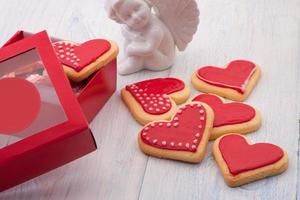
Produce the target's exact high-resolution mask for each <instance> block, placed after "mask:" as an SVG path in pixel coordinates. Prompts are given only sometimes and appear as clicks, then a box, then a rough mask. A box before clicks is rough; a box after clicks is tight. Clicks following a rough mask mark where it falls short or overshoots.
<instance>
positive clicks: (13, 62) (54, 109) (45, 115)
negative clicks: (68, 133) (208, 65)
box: [0, 49, 68, 147]
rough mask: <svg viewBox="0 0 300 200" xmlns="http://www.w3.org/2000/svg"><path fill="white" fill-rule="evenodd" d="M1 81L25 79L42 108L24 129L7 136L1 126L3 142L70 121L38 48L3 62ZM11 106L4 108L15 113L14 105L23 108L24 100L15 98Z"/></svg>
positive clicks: (13, 140) (0, 134) (0, 63)
mask: <svg viewBox="0 0 300 200" xmlns="http://www.w3.org/2000/svg"><path fill="white" fill-rule="evenodd" d="M2 79H3V80H4V79H6V80H7V79H22V80H26V81H28V82H30V83H31V84H30V85H33V86H34V87H35V89H36V90H37V91H38V93H39V96H40V106H39V109H38V112H37V114H36V116H35V117H34V119H33V120H31V121H30V123H28V124H27V125H26V127H25V128H24V129H23V130H20V131H17V132H14V133H9V134H8V133H5V132H3V130H2V132H1V126H0V141H4V140H5V139H4V138H7V137H11V136H13V137H12V138H10V141H11V142H9V143H10V144H11V143H14V142H16V141H18V140H21V139H22V138H24V137H28V136H31V135H34V134H36V133H39V132H41V131H44V130H46V129H48V128H51V127H54V126H56V125H59V124H62V123H64V122H66V121H67V120H68V119H67V116H66V114H65V112H64V109H63V107H62V105H61V103H60V101H59V98H58V96H57V93H56V91H55V88H54V87H53V84H52V82H51V80H50V79H49V77H48V75H47V71H46V69H45V67H44V65H43V62H42V60H41V58H40V56H39V53H38V51H37V50H36V49H32V50H30V51H27V52H25V53H22V54H20V55H17V56H15V57H12V58H10V59H7V60H5V61H3V62H0V80H2ZM10 92H18V91H10ZM2 95H5V94H1V96H2ZM0 98H1V97H0ZM0 102H1V101H0ZM9 104H10V105H5V106H8V107H10V109H11V110H14V108H13V106H14V105H13V104H15V106H16V104H18V106H22V99H17V100H16V99H13V100H12V101H11V103H9ZM20 104H21V105H20ZM2 106H3V105H2ZM24 106H28V105H24ZM30 106H35V105H30ZM5 110H7V109H5ZM0 112H1V111H0ZM6 112H7V111H6ZM14 112H16V111H14ZM1 115H2V117H3V116H4V114H3V113H2V114H1ZM18 117H20V116H19V115H17V116H16V117H15V118H14V119H13V120H20V119H18ZM0 123H1V122H0ZM15 136H16V137H15ZM6 145H8V144H1V143H0V147H3V146H6Z"/></svg>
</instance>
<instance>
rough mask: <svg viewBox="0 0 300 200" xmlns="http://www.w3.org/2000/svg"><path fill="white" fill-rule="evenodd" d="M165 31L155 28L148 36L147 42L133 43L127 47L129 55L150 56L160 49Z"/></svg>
mask: <svg viewBox="0 0 300 200" xmlns="http://www.w3.org/2000/svg"><path fill="white" fill-rule="evenodd" d="M163 36H164V33H163V30H162V29H161V28H160V27H158V26H155V27H153V28H152V29H151V31H150V33H148V34H147V38H146V39H145V42H136V41H132V43H131V45H129V46H128V47H127V54H128V55H129V56H149V55H151V54H152V53H153V51H155V50H156V49H158V47H159V46H160V44H161V41H162V39H163Z"/></svg>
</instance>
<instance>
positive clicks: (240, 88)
mask: <svg viewBox="0 0 300 200" xmlns="http://www.w3.org/2000/svg"><path fill="white" fill-rule="evenodd" d="M259 75H260V69H259V67H258V66H257V65H256V64H255V63H253V62H250V61H246V60H235V61H232V62H230V63H229V64H228V65H227V67H226V68H219V67H215V66H205V67H202V68H200V69H199V70H197V71H196V72H195V73H194V75H193V78H192V83H193V85H194V86H195V88H196V89H198V90H200V91H202V92H206V93H214V94H217V95H220V96H223V97H226V98H229V99H231V100H236V101H242V100H244V99H245V98H247V97H248V95H249V93H250V92H251V91H252V89H253V88H254V86H255V83H256V81H257V80H258V78H259Z"/></svg>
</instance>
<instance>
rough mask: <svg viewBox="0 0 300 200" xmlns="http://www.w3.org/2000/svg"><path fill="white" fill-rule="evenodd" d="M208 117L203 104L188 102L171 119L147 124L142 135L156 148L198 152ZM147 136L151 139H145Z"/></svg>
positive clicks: (145, 140)
mask: <svg viewBox="0 0 300 200" xmlns="http://www.w3.org/2000/svg"><path fill="white" fill-rule="evenodd" d="M200 110H203V111H204V113H200ZM179 113H181V114H179ZM206 118H207V115H206V111H205V108H204V107H203V106H200V105H198V104H187V105H185V106H182V107H180V108H179V110H178V112H177V113H176V114H175V116H174V117H173V119H172V120H171V121H168V122H165V121H161V122H153V123H151V124H149V125H147V127H145V128H144V129H142V132H141V137H142V138H143V139H144V140H143V141H144V142H145V143H147V144H149V145H153V146H155V147H156V148H160V149H168V150H179V151H190V152H196V151H197V148H198V146H199V145H200V143H201V139H202V135H203V133H204V131H205V128H203V127H205V124H206ZM147 137H149V139H145V138H147Z"/></svg>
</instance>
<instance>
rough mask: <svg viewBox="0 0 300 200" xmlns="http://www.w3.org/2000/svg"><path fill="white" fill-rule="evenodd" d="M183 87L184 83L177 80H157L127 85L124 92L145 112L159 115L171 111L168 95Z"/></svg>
mask: <svg viewBox="0 0 300 200" xmlns="http://www.w3.org/2000/svg"><path fill="white" fill-rule="evenodd" d="M184 87H185V85H184V83H183V82H182V81H181V80H179V79H175V78H158V79H152V80H147V81H142V82H138V83H135V84H132V85H128V86H126V90H127V91H129V92H130V93H131V95H132V96H133V97H134V98H135V100H136V101H137V102H139V104H140V105H141V106H142V107H143V109H144V111H145V112H147V113H149V114H152V115H159V114H163V113H166V112H168V111H169V110H170V109H171V106H172V105H171V100H170V97H169V96H168V94H171V93H174V92H178V91H180V90H183V89H184Z"/></svg>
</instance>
